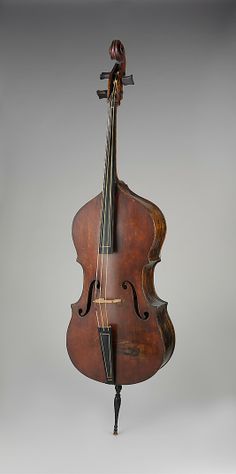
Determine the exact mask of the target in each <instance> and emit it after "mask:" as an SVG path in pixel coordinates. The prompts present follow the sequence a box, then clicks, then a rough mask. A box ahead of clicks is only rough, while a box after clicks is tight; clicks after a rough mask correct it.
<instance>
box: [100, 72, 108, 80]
mask: <svg viewBox="0 0 236 474" xmlns="http://www.w3.org/2000/svg"><path fill="white" fill-rule="evenodd" d="M109 77H110V73H109V72H101V74H100V79H109Z"/></svg>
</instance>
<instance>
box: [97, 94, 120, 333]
mask: <svg viewBox="0 0 236 474" xmlns="http://www.w3.org/2000/svg"><path fill="white" fill-rule="evenodd" d="M114 97H115V88H114V89H113V92H112V95H111V99H110V101H109V109H110V110H109V114H108V125H107V129H108V133H107V140H106V143H107V146H106V159H105V172H104V183H103V192H102V199H101V213H100V222H101V224H102V247H103V249H104V235H105V232H104V230H105V225H106V213H107V212H106V211H107V207H106V206H107V201H108V199H107V187H108V173H109V164H110V168H111V163H112V160H111V163H109V159H110V151H111V143H112V140H113V131H112V127H111V123H113V119H114ZM111 170H112V168H111ZM111 170H110V173H111ZM105 197H106V200H105V208H103V206H104V198H105ZM109 206H110V209H109V211H110V210H111V187H110V202H109ZM101 220H102V221H101ZM99 246H100V241H98V250H97V265H96V277H95V280H96V287H95V299H96V297H97V293H98V289H99V290H100V291H99V293H100V294H99V299H100V298H102V279H103V265H104V254H103V253H102V254H100V253H99ZM99 257H101V258H99ZM99 260H101V262H100V268H99ZM107 260H108V248H107ZM107 266H108V261H107V265H106V277H105V278H106V280H105V294H104V296H105V301H106V288H107ZM99 270H100V272H99ZM99 273H100V275H99ZM98 276H99V282H100V286H99V288H98ZM104 309H105V315H106V325H107V326H108V325H109V324H108V314H107V307H106V303H105V308H104ZM99 310H100V315H101V324H102V327H105V325H104V317H103V310H102V305H101V302H100V301H99ZM95 313H96V318H97V324H98V326H99V325H100V323H99V317H98V311H97V309H96V310H95Z"/></svg>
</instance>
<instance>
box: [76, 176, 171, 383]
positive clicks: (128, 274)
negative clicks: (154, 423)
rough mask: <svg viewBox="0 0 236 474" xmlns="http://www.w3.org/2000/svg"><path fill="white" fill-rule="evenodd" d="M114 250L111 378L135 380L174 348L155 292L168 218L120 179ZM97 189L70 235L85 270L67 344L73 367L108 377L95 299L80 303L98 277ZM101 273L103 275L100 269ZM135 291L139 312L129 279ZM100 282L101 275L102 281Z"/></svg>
mask: <svg viewBox="0 0 236 474" xmlns="http://www.w3.org/2000/svg"><path fill="white" fill-rule="evenodd" d="M116 200H117V201H116V209H117V212H116V216H117V219H116V238H117V242H116V246H117V252H114V253H112V254H110V255H109V254H108V256H105V258H108V259H109V265H108V275H107V280H108V282H109V284H108V293H107V299H112V298H116V299H120V300H121V302H118V303H114V304H110V305H109V323H110V324H111V326H112V330H113V345H114V350H113V355H114V372H115V383H116V384H120V385H124V384H134V383H137V382H141V381H143V380H145V379H148V378H149V377H151V376H152V375H154V374H155V372H157V370H158V369H159V368H160V367H162V366H163V365H164V364H165V363H166V362H168V360H169V358H170V356H171V354H172V352H173V349H174V341H175V337H174V329H173V326H172V323H171V320H170V318H169V316H168V313H167V303H166V302H164V301H162V300H161V299H160V298H158V296H157V295H156V292H155V288H154V281H153V277H154V267H155V264H156V263H157V262H158V261H160V250H161V247H162V244H163V241H164V238H165V233H166V223H165V219H164V216H163V214H162V212H161V211H160V209H159V208H158V207H157V206H155V205H154V204H153V203H151V202H149V201H147V200H145V199H143V198H141V197H139V196H137V195H136V194H134V193H133V192H132V191H130V190H129V188H128V186H126V185H125V184H124V183H122V182H121V181H119V183H118V190H117V195H116ZM100 214H101V194H100V195H98V196H97V197H95V198H94V199H92V200H91V201H90V202H88V203H87V204H85V206H83V207H82V208H81V209H80V211H79V212H78V213H77V214H76V216H75V218H74V221H73V228H72V233H73V240H74V245H75V248H76V251H77V255H78V258H77V260H78V262H79V263H80V264H81V265H82V267H83V271H84V286H83V291H82V295H81V297H80V299H79V300H78V302H76V303H75V304H73V305H72V319H71V322H70V325H69V328H68V332H67V348H68V352H69V355H70V358H71V360H72V362H73V364H74V365H75V367H76V368H77V369H78V370H79V371H80V372H82V373H83V374H84V375H87V376H88V377H90V378H92V379H95V380H98V381H100V382H106V374H105V370H104V363H103V358H102V352H101V347H100V341H99V335H98V331H97V320H96V315H95V310H96V307H95V306H96V304H94V303H93V302H92V300H93V298H94V292H93V293H92V295H91V306H90V309H89V311H88V313H87V314H86V315H85V316H80V315H79V309H83V310H84V309H85V308H87V305H88V295H89V288H90V285H91V282H93V281H95V280H96V274H95V273H96V262H97V247H98V241H99V231H100ZM104 278H105V275H104ZM127 281H129V282H131V283H132V285H133V287H134V289H135V293H136V296H137V303H138V306H137V307H138V311H139V314H140V315H143V314H144V313H149V316H148V317H147V319H142V318H141V317H140V316H138V314H137V311H136V308H135V305H134V294H133V290H132V287H131V285H127V286H128V287H127V289H125V288H123V286H122V285H123V282H127ZM101 284H102V286H104V281H102V282H101Z"/></svg>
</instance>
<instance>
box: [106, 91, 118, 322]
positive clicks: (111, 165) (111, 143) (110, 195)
mask: <svg viewBox="0 0 236 474" xmlns="http://www.w3.org/2000/svg"><path fill="white" fill-rule="evenodd" d="M115 86H116V82H115ZM115 86H114V90H115ZM111 108H112V114H111V115H112V130H111V140H110V150H109V155H110V156H111V151H112V150H113V140H114V136H113V126H114V118H115V101H114V100H113V103H112V105H111ZM112 178H113V159H112V157H111V163H110V189H109V216H110V218H111V205H112V197H113V196H112V192H113V189H112ZM111 231H112V227H111V225H110V226H109V233H111ZM111 239H112V236H111V234H110V235H109V241H110V242H111ZM108 261H109V259H108V247H107V252H106V273H105V288H104V298H105V305H104V306H105V313H106V319H107V326H109V320H108V314H107V303H106V300H107V274H108Z"/></svg>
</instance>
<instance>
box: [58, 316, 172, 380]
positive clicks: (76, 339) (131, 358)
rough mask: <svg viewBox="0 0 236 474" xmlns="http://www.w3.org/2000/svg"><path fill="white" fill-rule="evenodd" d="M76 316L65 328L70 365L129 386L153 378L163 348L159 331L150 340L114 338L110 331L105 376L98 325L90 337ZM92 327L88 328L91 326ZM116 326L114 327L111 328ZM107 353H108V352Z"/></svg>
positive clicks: (159, 365) (96, 376)
mask: <svg viewBox="0 0 236 474" xmlns="http://www.w3.org/2000/svg"><path fill="white" fill-rule="evenodd" d="M80 323H81V321H80V320H79V318H78V316H72V319H71V322H70V324H69V327H68V330H67V343H66V345H67V351H68V354H69V357H70V359H71V361H72V363H73V365H74V366H75V367H76V368H77V369H78V370H79V371H80V372H81V373H82V374H84V375H85V376H87V377H89V378H91V379H93V380H97V381H99V382H103V383H112V384H116V385H131V384H135V383H139V382H143V381H144V380H147V379H149V378H150V377H152V376H153V375H154V374H155V373H156V372H157V371H158V370H159V369H160V368H161V366H162V365H163V362H164V358H165V347H164V344H163V340H162V337H161V335H160V334H159V331H157V332H156V334H155V337H154V340H153V334H152V343H150V341H149V340H148V338H146V340H143V341H138V340H136V339H135V337H133V338H132V337H131V338H130V339H129V340H126V339H125V338H119V339H118V337H117V334H116V331H115V330H114V332H113V337H112V344H111V357H110V360H111V371H110V372H111V373H112V377H110V378H109V379H108V377H107V371H106V365H107V364H108V362H107V361H106V359H105V358H104V353H103V348H102V347H101V340H100V338H99V334H98V331H97V328H94V331H93V332H92V337H91V335H90V337H88V336H87V334H85V331H84V330H85V327H83V324H82V325H81V324H80ZM90 329H91V328H90ZM114 329H115V328H114ZM108 356H109V354H108Z"/></svg>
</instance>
